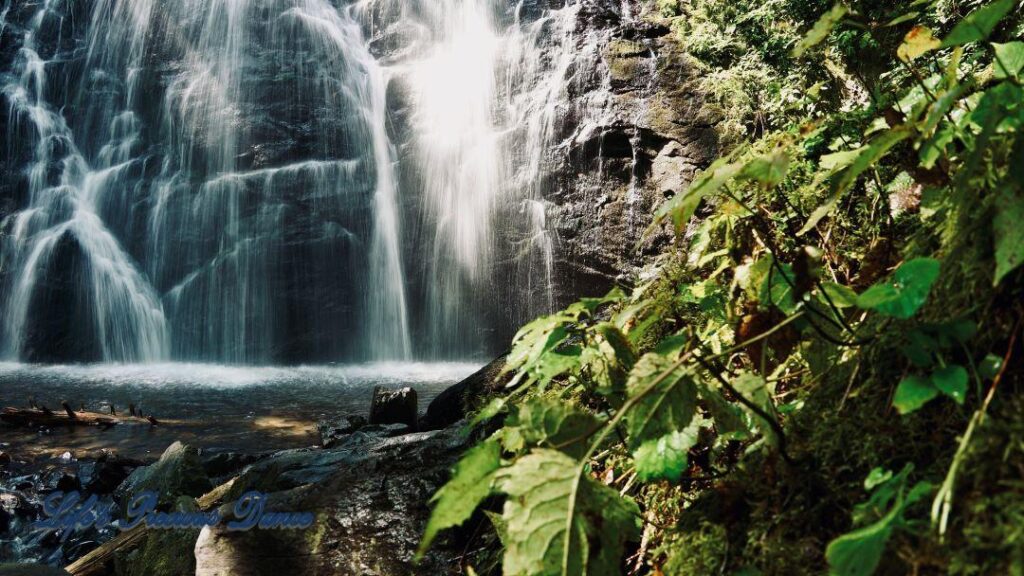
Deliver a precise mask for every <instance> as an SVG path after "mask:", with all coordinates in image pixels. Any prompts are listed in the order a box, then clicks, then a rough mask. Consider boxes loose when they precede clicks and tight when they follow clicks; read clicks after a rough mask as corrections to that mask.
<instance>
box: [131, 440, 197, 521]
mask: <svg viewBox="0 0 1024 576" xmlns="http://www.w3.org/2000/svg"><path fill="white" fill-rule="evenodd" d="M211 488H213V485H212V484H211V483H210V478H209V477H208V476H207V475H206V471H205V470H204V469H203V464H202V461H201V460H200V458H199V452H198V450H196V449H195V448H192V447H191V446H188V445H185V444H182V443H181V442H175V443H174V444H171V445H170V446H168V447H167V450H165V451H164V453H163V455H162V456H160V460H158V461H157V462H156V463H154V464H151V465H149V466H143V467H141V468H137V469H135V471H134V472H132V474H131V476H129V477H128V478H127V479H126V480H125V481H124V482H123V483H122V484H121V486H119V487H118V489H117V493H116V494H117V497H118V499H119V500H120V502H121V509H122V511H123V510H126V509H127V506H128V503H129V502H130V501H131V499H132V498H133V497H134V496H136V495H138V494H140V493H142V492H144V491H153V492H156V493H157V494H158V495H159V502H158V507H160V508H161V509H164V510H166V509H168V508H170V507H171V506H174V504H175V503H176V501H177V499H178V497H179V496H192V497H198V496H202V495H203V494H205V493H206V492H209V491H210V489H211Z"/></svg>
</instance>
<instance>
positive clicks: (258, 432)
mask: <svg viewBox="0 0 1024 576" xmlns="http://www.w3.org/2000/svg"><path fill="white" fill-rule="evenodd" d="M477 368H479V364H474V363H461V362H458V363H456V362H452V363H416V362H402V363H398V362H396V363H390V362H387V363H372V364H358V365H336V366H298V367H246V366H221V365H212V364H133V365H115V364H102V365H68V366H39V365H28V364H15V363H6V364H4V363H0V407H6V406H14V407H27V406H28V404H29V398H34V399H35V400H36V402H38V403H40V404H43V405H45V406H47V407H49V408H51V409H54V410H59V409H60V403H61V401H67V402H68V403H69V404H71V405H72V406H73V407H74V408H75V409H77V408H79V406H81V405H84V406H85V408H86V409H87V410H94V411H98V412H107V411H108V410H109V407H110V406H111V405H113V406H114V407H115V409H116V410H117V411H118V413H119V414H120V413H123V412H127V409H128V405H129V403H132V404H135V406H137V407H139V408H140V409H141V411H143V412H144V413H145V414H152V415H153V416H155V417H156V418H157V419H158V420H159V421H160V425H159V426H148V425H119V426H115V427H113V428H110V429H108V430H99V429H96V428H92V427H77V428H73V429H60V428H55V429H51V430H42V431H40V430H27V429H23V428H13V427H8V426H4V425H2V424H0V443H6V444H7V447H6V448H3V449H6V450H10V451H11V452H12V453H14V454H15V455H16V456H17V455H19V454H20V455H42V454H45V455H53V454H59V453H62V452H63V451H72V452H73V453H74V454H75V455H84V454H86V453H88V452H91V451H95V450H99V449H102V448H107V449H114V450H117V451H118V452H120V453H122V454H124V455H129V456H133V457H151V456H155V455H158V454H159V453H160V452H161V451H162V450H163V449H164V448H165V447H166V446H167V445H168V444H170V443H171V442H173V441H175V440H182V441H184V442H187V443H191V444H194V445H197V446H201V447H208V448H223V449H231V450H264V449H265V450H271V449H281V448H290V447H297V446H308V445H312V444H315V443H316V442H317V440H318V438H317V435H316V422H317V420H319V419H324V418H331V417H336V416H341V415H345V414H363V415H366V414H367V413H368V411H369V406H370V399H371V394H372V390H373V387H374V386H388V387H400V386H411V387H413V388H414V389H415V390H416V391H417V393H418V396H419V407H420V411H421V412H422V411H423V410H425V409H426V407H427V404H428V403H429V402H430V400H432V399H433V398H434V397H435V396H436V395H437V394H438V393H439V392H441V391H442V390H444V389H445V388H447V387H448V386H450V385H452V384H454V383H456V382H458V381H459V380H461V379H462V378H464V377H466V376H468V375H469V374H471V373H473V372H474V371H475V370H476V369H477Z"/></svg>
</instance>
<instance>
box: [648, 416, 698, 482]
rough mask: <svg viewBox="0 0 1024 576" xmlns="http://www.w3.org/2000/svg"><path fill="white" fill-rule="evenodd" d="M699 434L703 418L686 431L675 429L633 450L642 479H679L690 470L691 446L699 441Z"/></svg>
mask: <svg viewBox="0 0 1024 576" xmlns="http://www.w3.org/2000/svg"><path fill="white" fill-rule="evenodd" d="M699 433H700V418H694V419H693V422H691V423H690V425H689V426H687V427H686V429H685V430H681V431H677V432H672V433H671V434H667V435H665V436H662V437H661V438H658V439H657V440H648V441H646V442H644V443H643V444H641V445H640V447H639V448H637V449H636V451H635V452H634V453H633V460H634V462H636V474H637V479H638V480H640V481H641V482H649V481H651V480H670V481H672V482H678V481H679V479H680V478H681V477H682V476H683V472H685V471H686V467H687V466H688V464H689V452H690V448H693V447H694V446H695V445H696V444H697V438H698V434H699Z"/></svg>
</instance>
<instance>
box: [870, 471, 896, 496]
mask: <svg viewBox="0 0 1024 576" xmlns="http://www.w3.org/2000/svg"><path fill="white" fill-rule="evenodd" d="M889 480H892V470H886V469H885V468H873V469H872V470H871V472H870V473H868V476H867V478H865V479H864V489H865V490H868V491H871V490H874V489H875V487H876V486H880V485H882V484H885V483H886V482H888V481H889Z"/></svg>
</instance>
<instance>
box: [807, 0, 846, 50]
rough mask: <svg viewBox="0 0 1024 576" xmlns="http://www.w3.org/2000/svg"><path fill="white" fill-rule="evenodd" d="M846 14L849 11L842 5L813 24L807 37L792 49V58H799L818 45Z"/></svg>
mask: <svg viewBox="0 0 1024 576" xmlns="http://www.w3.org/2000/svg"><path fill="white" fill-rule="evenodd" d="M847 12H849V9H848V8H847V7H846V6H844V5H843V4H836V5H835V6H833V7H832V9H831V10H829V11H828V12H826V13H825V14H824V15H823V16H822V17H821V18H819V19H818V21H817V22H815V23H814V26H812V27H811V29H810V31H809V32H807V35H806V36H804V38H803V39H802V40H800V42H799V43H797V45H796V47H794V48H793V56H795V57H797V58H800V57H801V56H803V55H804V53H805V52H807V51H808V50H810V49H811V48H813V47H815V46H817V45H818V44H820V43H821V41H822V40H824V39H825V38H826V37H827V36H828V35H829V34H830V33H831V32H832V29H833V28H835V27H836V24H838V23H839V22H840V21H841V20H842V19H843V16H846V13H847Z"/></svg>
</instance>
